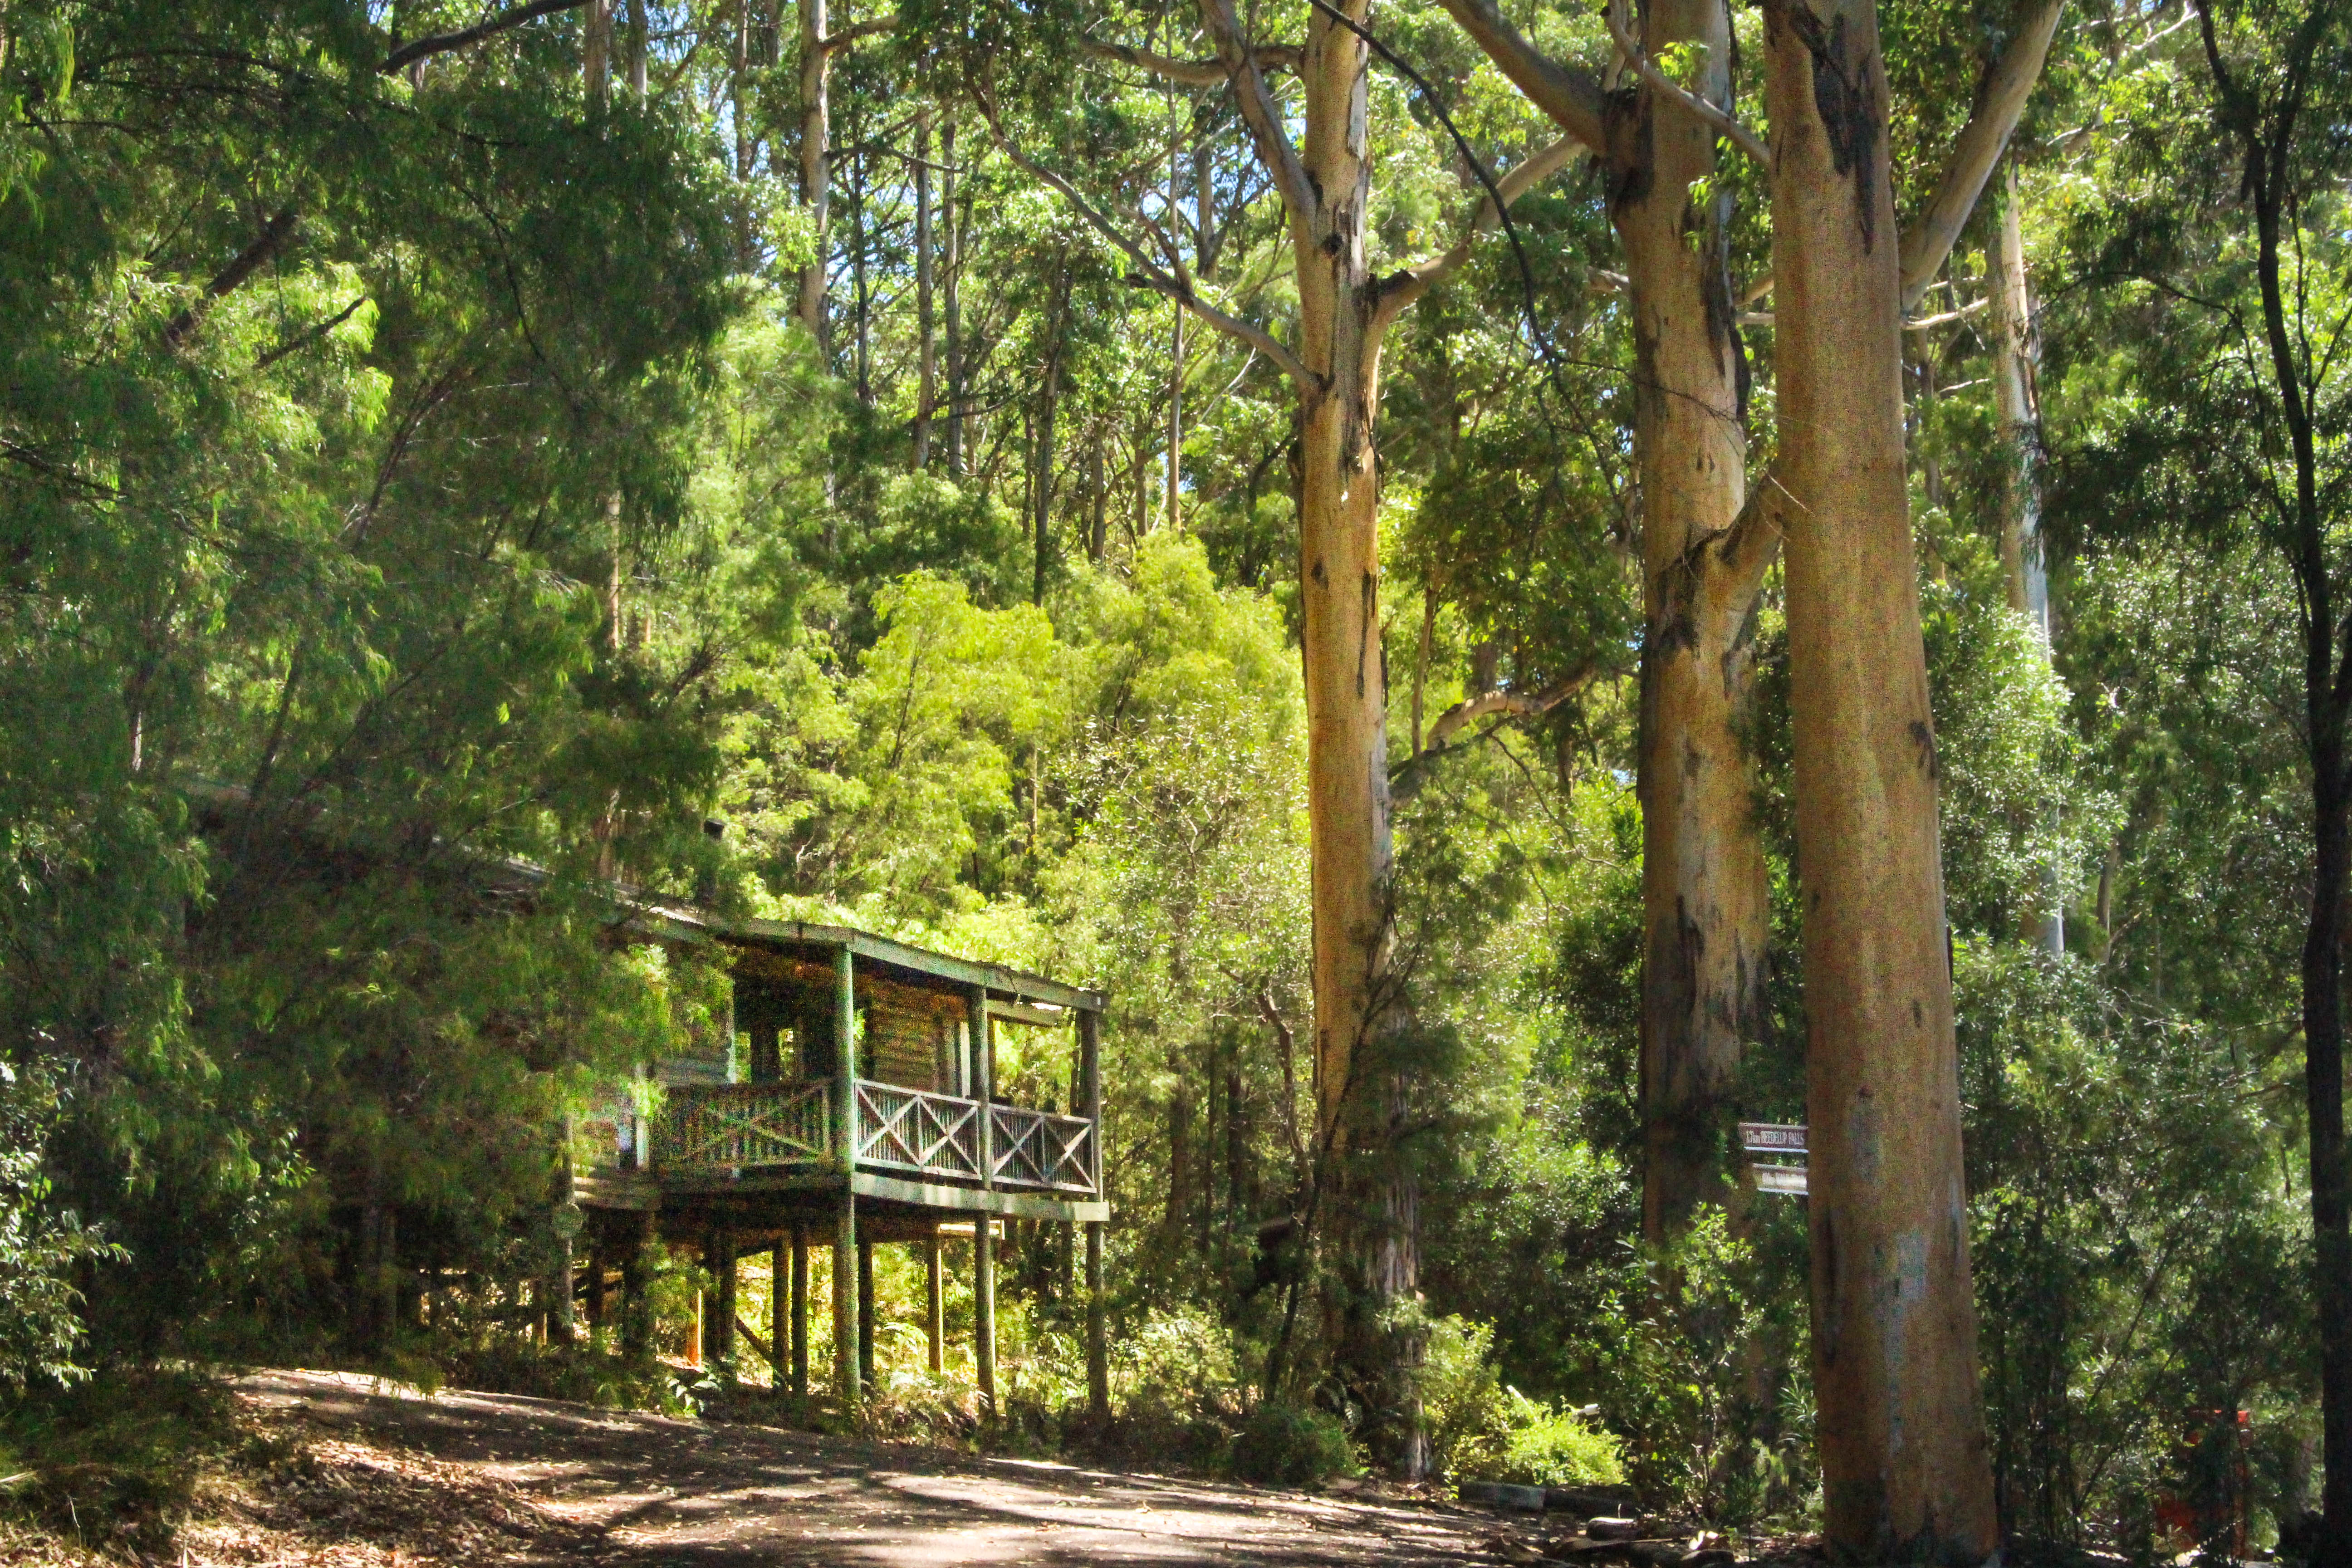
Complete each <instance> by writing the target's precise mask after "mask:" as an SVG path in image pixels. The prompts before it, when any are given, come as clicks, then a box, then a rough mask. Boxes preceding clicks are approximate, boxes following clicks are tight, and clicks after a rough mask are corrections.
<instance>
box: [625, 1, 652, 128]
mask: <svg viewBox="0 0 2352 1568" xmlns="http://www.w3.org/2000/svg"><path fill="white" fill-rule="evenodd" d="M646 41H647V40H646V0H629V91H630V92H631V93H632V94H634V95H635V98H636V100H637V101H638V102H639V103H643V102H645V100H646V53H647V52H648V51H647V49H646Z"/></svg>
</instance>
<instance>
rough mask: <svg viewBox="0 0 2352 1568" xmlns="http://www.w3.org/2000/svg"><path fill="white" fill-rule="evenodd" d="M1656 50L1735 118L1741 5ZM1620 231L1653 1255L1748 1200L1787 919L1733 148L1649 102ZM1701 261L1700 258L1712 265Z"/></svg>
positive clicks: (1633, 129) (1684, 23)
mask: <svg viewBox="0 0 2352 1568" xmlns="http://www.w3.org/2000/svg"><path fill="white" fill-rule="evenodd" d="M1643 21H1644V29H1643V47H1644V48H1645V49H1647V50H1648V51H1649V52H1650V53H1651V55H1653V56H1654V57H1656V56H1663V55H1666V54H1667V53H1668V52H1669V51H1670V50H1675V49H1677V48H1685V49H1692V50H1694V51H1695V52H1696V53H1697V54H1698V56H1699V58H1703V59H1704V60H1705V61H1706V74H1705V79H1703V80H1702V81H1700V82H1697V83H1694V84H1691V85H1692V86H1693V89H1694V90H1696V91H1698V92H1701V93H1702V94H1704V95H1705V96H1706V98H1708V99H1709V100H1712V101H1715V102H1717V103H1728V101H1729V99H1730V88H1729V77H1730V69H1729V62H1730V57H1731V37H1730V32H1731V27H1730V17H1729V15H1728V14H1727V12H1726V10H1725V8H1724V6H1723V5H1722V3H1721V0H1652V4H1651V5H1650V6H1649V7H1648V10H1647V13H1646V15H1645V16H1644V18H1643ZM1612 130H1613V132H1614V134H1613V135H1612V142H1614V143H1616V146H1615V148H1613V149H1612V152H1613V153H1614V155H1613V156H1612V164H1614V165H1616V167H1617V169H1618V170H1619V171H1620V172H1619V174H1618V178H1617V179H1616V180H1615V181H1614V182H1612V184H1613V186H1614V188H1615V189H1616V190H1617V191H1618V192H1620V193H1621V194H1620V195H1619V196H1618V199H1617V200H1616V201H1615V202H1614V203H1612V210H1611V216H1612V220H1613V222H1614V224H1615V226H1616V229H1617V233H1618V236H1619V238H1620V241H1621V243H1622V245H1623V247H1624V251H1625V271H1626V277H1627V279H1628V286H1627V293H1628V296H1629V303H1630V305H1631V307H1632V316H1633V348H1634V355H1635V359H1634V364H1635V372H1634V460H1635V463H1636V465H1637V467H1638V468H1639V471H1640V473H1641V479H1642V507H1643V517H1642V557H1643V584H1644V593H1643V604H1644V609H1645V613H1646V616H1647V629H1646V633H1645V635H1644V637H1643V647H1642V723H1641V762H1640V772H1639V785H1640V791H1641V801H1642V838H1643V844H1642V912H1643V966H1642V1110H1643V1116H1642V1121H1643V1145H1644V1147H1643V1157H1644V1165H1643V1184H1642V1214H1643V1231H1644V1233H1645V1234H1646V1235H1647V1236H1648V1237H1650V1239H1652V1240H1653V1241H1658V1240H1663V1239H1665V1238H1666V1237H1671V1236H1675V1235H1679V1234H1680V1233H1681V1232H1682V1231H1684V1230H1685V1229H1686V1228H1687V1227H1688V1226H1689V1224H1690V1221H1691V1218H1692V1215H1693V1214H1694V1212H1695V1211H1696V1209H1697V1208H1698V1207H1699V1205H1702V1204H1709V1203H1712V1204H1717V1205H1720V1204H1722V1203H1723V1202H1724V1201H1725V1200H1726V1199H1727V1196H1728V1195H1729V1188H1728V1186H1727V1183H1726V1180H1725V1177H1726V1174H1727V1171H1728V1169H1729V1165H1730V1161H1731V1159H1732V1157H1733V1154H1732V1150H1731V1143H1730V1131H1731V1129H1730V1127H1729V1126H1728V1122H1729V1121H1730V1119H1731V1116H1732V1114H1733V1111H1734V1108H1733V1107H1732V1105H1731V1102H1730V1098H1729V1097H1730V1092H1731V1088H1732V1082H1733V1079H1734V1077H1735V1075H1736V1074H1737V1072H1738V1066H1739V1057H1740V1050H1741V1047H1742V1044H1743V1042H1744V1041H1745V1040H1746V1039H1747V1038H1748V1035H1749V1034H1750V1033H1751V1032H1752V1031H1753V1029H1754V1027H1755V1026H1756V1022H1757V1017H1758V1015H1759V1011H1760V1008H1761V1004H1762V997H1763V984H1764V952H1765V941H1766V937H1767V933H1768V916H1769V900H1768V884H1767V881H1766V878H1765V870H1764V851H1763V844H1762V840H1761V838H1760V837H1759V830H1758V825H1757V822H1756V819H1755V811H1754V809H1753V806H1752V805H1751V802H1752V800H1753V795H1754V789H1755V778H1754V772H1753V769H1752V768H1751V767H1750V766H1749V763H1748V748H1747V745H1746V742H1745V741H1744V740H1743V738H1742V730H1743V726H1744V723H1745V720H1746V715H1747V711H1748V694H1749V690H1750V687H1751V684H1752V682H1751V676H1752V667H1753V661H1752V658H1751V656H1750V647H1751V641H1752V637H1751V632H1752V623H1751V617H1752V612H1753V610H1754V606H1755V603H1756V596H1757V591H1758V588H1759V585H1760V581H1761V566H1762V562H1761V560H1760V559H1759V550H1757V549H1751V550H1749V551H1747V552H1730V551H1727V550H1726V549H1724V548H1723V544H1724V542H1726V541H1728V540H1730V539H1731V538H1733V537H1734V535H1733V534H1732V529H1733V527H1734V525H1735V523H1737V522H1738V519H1739V513H1740V509H1741V506H1742V504H1743V503H1744V502H1745V501H1746V500H1747V494H1748V480H1747V473H1748V440H1747V431H1746V428H1745V426H1744V424H1743V420H1742V416H1743V414H1744V409H1743V407H1742V404H1743V401H1744V400H1743V397H1742V392H1743V388H1742V386H1741V384H1740V383H1741V375H1742V368H1743V367H1742V363H1741V353H1740V346H1739V342H1738V338H1737V336H1736V329H1735V327H1734V324H1733V322H1734V311H1733V307H1732V301H1731V290H1730V282H1729V279H1728V277H1727V273H1726V270H1725V266H1726V262H1725V256H1724V251H1723V227H1724V220H1725V217H1726V216H1727V214H1726V213H1725V212H1724V211H1723V210H1721V208H1719V207H1718V208H1716V209H1714V210H1707V209H1705V208H1702V207H1701V206H1700V205H1698V203H1697V202H1696V200H1695V199H1694V197H1693V195H1692V194H1691V193H1692V187H1693V185H1694V184H1696V183H1697V182H1700V181H1703V180H1706V179H1708V178H1710V177H1711V176H1712V175H1713V174H1714V171H1715V164H1716V153H1715V142H1716V132H1715V131H1714V129H1713V127H1711V126H1708V125H1706V123H1704V122H1703V121H1700V120H1699V119H1698V118H1697V117H1696V115H1693V114H1691V113H1689V112H1687V111H1686V110H1683V109H1682V108H1681V107H1679V106H1678V105H1675V104H1672V103H1667V102H1664V101H1661V100H1660V99H1659V98H1658V97H1657V95H1656V94H1655V93H1654V91H1653V90H1651V89H1647V88H1644V89H1643V90H1642V93H1641V96H1640V97H1639V98H1638V99H1637V100H1636V101H1635V104H1634V108H1633V115H1632V116H1631V117H1630V118H1629V119H1628V120H1626V121H1623V122H1622V123H1621V124H1620V125H1618V126H1616V127H1613V128H1612ZM1695 242H1696V243H1695Z"/></svg>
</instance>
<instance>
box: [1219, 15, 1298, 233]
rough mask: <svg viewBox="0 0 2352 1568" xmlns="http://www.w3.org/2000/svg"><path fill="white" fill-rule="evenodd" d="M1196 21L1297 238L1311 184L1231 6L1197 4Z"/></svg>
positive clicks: (1254, 51)
mask: <svg viewBox="0 0 2352 1568" xmlns="http://www.w3.org/2000/svg"><path fill="white" fill-rule="evenodd" d="M1201 20H1202V23H1203V24H1204V25H1205V26H1207V27H1208V29H1209V36H1210V37H1213V38H1214V39H1215V40H1216V41H1217V58H1220V59H1222V60H1223V61H1224V62H1225V77H1226V79H1228V80H1230V81H1231V82H1232V83H1233V84H1234V98H1235V100H1238V101H1239V103H1240V105H1241V111H1242V123H1244V125H1247V126H1248V127H1249V132H1250V140H1251V141H1252V142H1255V143H1256V146H1257V155H1258V161H1259V162H1260V163H1264V164H1265V172H1266V174H1267V176H1268V177H1269V178H1271V179H1272V180H1273V181H1274V188H1275V190H1276V192H1277V193H1278V194H1279V195H1281V197H1282V202H1283V205H1284V206H1286V207H1287V208H1288V209H1289V211H1290V220H1291V223H1292V225H1293V226H1294V228H1293V232H1294V233H1301V234H1303V233H1304V232H1305V228H1304V225H1305V224H1306V222H1307V216H1308V215H1309V214H1311V213H1313V212H1314V211H1315V208H1316V202H1317V197H1316V192H1315V182H1314V181H1312V180H1310V179H1308V178H1307V166H1306V165H1305V164H1303V163H1300V162H1299V161H1298V149H1297V148H1296V147H1294V146H1292V145H1291V144H1290V136H1289V133H1288V132H1286V131H1284V130H1283V128H1282V111H1281V110H1279V109H1277V108H1276V106H1275V101H1274V94H1273V93H1272V92H1270V91H1268V90H1267V89H1266V85H1265V71H1264V70H1263V69H1261V68H1260V67H1259V65H1258V58H1257V51H1256V50H1255V49H1254V48H1252V47H1250V45H1249V43H1248V41H1247V40H1246V39H1244V37H1243V36H1242V24H1241V18H1240V17H1239V16H1235V15H1234V5H1233V0H1201ZM1301 243H1302V244H1303V243H1305V242H1304V241H1301Z"/></svg>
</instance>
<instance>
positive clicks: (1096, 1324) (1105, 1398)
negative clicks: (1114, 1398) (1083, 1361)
mask: <svg viewBox="0 0 2352 1568" xmlns="http://www.w3.org/2000/svg"><path fill="white" fill-rule="evenodd" d="M1087 1414H1088V1415H1092V1416H1093V1417H1094V1418H1095V1419H1096V1420H1097V1421H1108V1420H1109V1419H1110V1357H1109V1354H1108V1351H1107V1348H1106V1347H1105V1345H1104V1343H1103V1225H1102V1221H1100V1220H1098V1219H1097V1220H1088V1221H1087Z"/></svg>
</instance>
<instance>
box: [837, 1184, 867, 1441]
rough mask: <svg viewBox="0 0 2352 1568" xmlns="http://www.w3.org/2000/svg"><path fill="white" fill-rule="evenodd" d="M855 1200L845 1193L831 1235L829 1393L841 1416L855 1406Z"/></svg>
mask: <svg viewBox="0 0 2352 1568" xmlns="http://www.w3.org/2000/svg"><path fill="white" fill-rule="evenodd" d="M857 1373H858V1362H857V1198H856V1194H852V1193H850V1192H848V1191H846V1190H845V1191H844V1192H843V1193H842V1194H841V1208H840V1210H839V1215H838V1219H837V1221H836V1223H835V1226H834V1232H833V1391H834V1394H835V1396H836V1397H837V1398H839V1399H840V1401H841V1407H842V1410H843V1411H844V1412H845V1413H854V1412H855V1411H856V1409H857V1406H858V1403H859V1397H860V1394H861V1392H862V1391H861V1389H860V1388H859V1385H858V1375H857Z"/></svg>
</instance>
